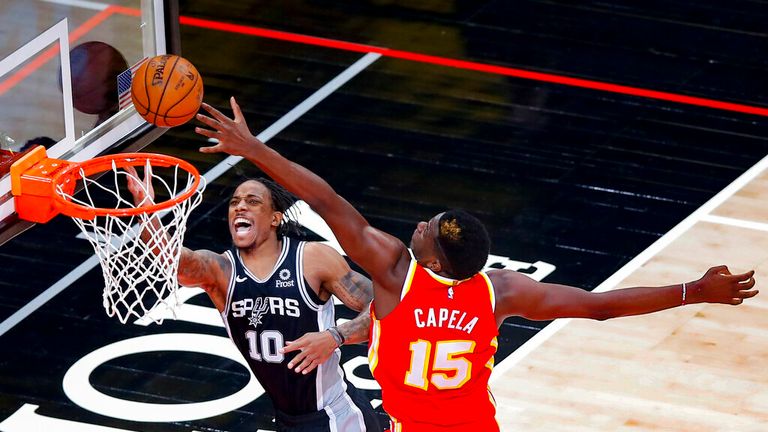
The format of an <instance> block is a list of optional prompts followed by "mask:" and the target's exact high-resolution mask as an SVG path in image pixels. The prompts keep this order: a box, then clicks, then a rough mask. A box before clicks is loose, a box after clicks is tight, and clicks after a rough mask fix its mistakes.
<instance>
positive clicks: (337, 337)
mask: <svg viewBox="0 0 768 432" xmlns="http://www.w3.org/2000/svg"><path fill="white" fill-rule="evenodd" d="M326 331H327V332H328V333H329V334H330V335H331V337H332V338H333V340H334V342H336V347H337V348H338V347H340V346H342V345H344V342H345V340H344V335H342V334H341V332H340V331H339V329H338V328H336V327H335V326H334V327H331V328H329V329H328V330H326Z"/></svg>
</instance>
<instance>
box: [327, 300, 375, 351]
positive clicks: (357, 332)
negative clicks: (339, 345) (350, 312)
mask: <svg viewBox="0 0 768 432" xmlns="http://www.w3.org/2000/svg"><path fill="white" fill-rule="evenodd" d="M370 306H371V305H370V303H369V304H368V306H367V307H365V308H363V310H362V311H361V312H360V313H359V314H358V315H357V317H355V319H353V320H351V321H347V322H345V323H344V324H341V325H339V326H337V327H336V329H337V330H338V331H339V333H341V334H342V335H343V336H344V341H345V342H344V343H345V344H356V343H360V342H363V341H366V340H368V332H369V331H370V329H371V316H370V312H369V308H370Z"/></svg>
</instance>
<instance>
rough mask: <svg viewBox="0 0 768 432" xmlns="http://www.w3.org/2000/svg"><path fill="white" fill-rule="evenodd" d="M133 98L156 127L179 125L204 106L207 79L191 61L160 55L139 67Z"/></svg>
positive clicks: (135, 76)
mask: <svg viewBox="0 0 768 432" xmlns="http://www.w3.org/2000/svg"><path fill="white" fill-rule="evenodd" d="M131 99H132V100H133V105H134V106H135V107H136V111H137V112H138V113H139V115H141V116H142V117H144V119H145V120H146V121H148V122H150V123H152V124H154V125H156V126H163V127H170V126H178V125H180V124H184V123H186V122H188V121H189V120H190V119H191V118H192V117H194V116H195V114H196V113H197V110H199V109H200V104H201V103H202V102H203V79H202V78H201V77H200V74H199V73H198V72H197V69H195V66H193V65H192V63H190V62H189V61H188V60H186V59H184V58H182V57H179V56H177V55H171V54H168V55H159V56H157V57H152V58H151V59H149V60H147V61H146V62H144V64H142V65H141V66H140V67H139V68H138V69H137V70H136V73H135V74H134V76H133V82H132V83H131Z"/></svg>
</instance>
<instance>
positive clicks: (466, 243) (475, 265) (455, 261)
mask: <svg viewBox="0 0 768 432" xmlns="http://www.w3.org/2000/svg"><path fill="white" fill-rule="evenodd" d="M437 242H438V245H439V246H440V248H441V249H442V250H443V255H445V258H446V259H447V260H448V263H447V264H448V269H447V270H448V273H450V274H451V277H453V278H454V279H467V278H470V277H472V276H474V275H475V273H477V272H479V271H480V270H482V269H483V267H484V266H485V263H486V262H487V261H488V254H489V253H490V252H491V238H490V236H489V235H488V231H487V230H486V229H485V225H483V223H482V222H480V220H479V219H478V218H476V217H474V216H472V215H471V214H469V213H467V212H466V211H464V210H460V209H454V210H449V211H447V212H445V213H443V215H442V216H441V217H440V220H439V221H438V234H437Z"/></svg>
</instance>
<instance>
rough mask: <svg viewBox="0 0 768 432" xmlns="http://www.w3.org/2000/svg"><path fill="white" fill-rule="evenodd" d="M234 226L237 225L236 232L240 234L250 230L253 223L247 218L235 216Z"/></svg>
mask: <svg viewBox="0 0 768 432" xmlns="http://www.w3.org/2000/svg"><path fill="white" fill-rule="evenodd" d="M234 226H235V232H236V233H238V234H240V233H246V232H248V231H250V230H251V227H252V226H253V224H252V223H251V221H249V220H248V219H246V218H243V217H238V218H235V221H234Z"/></svg>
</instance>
